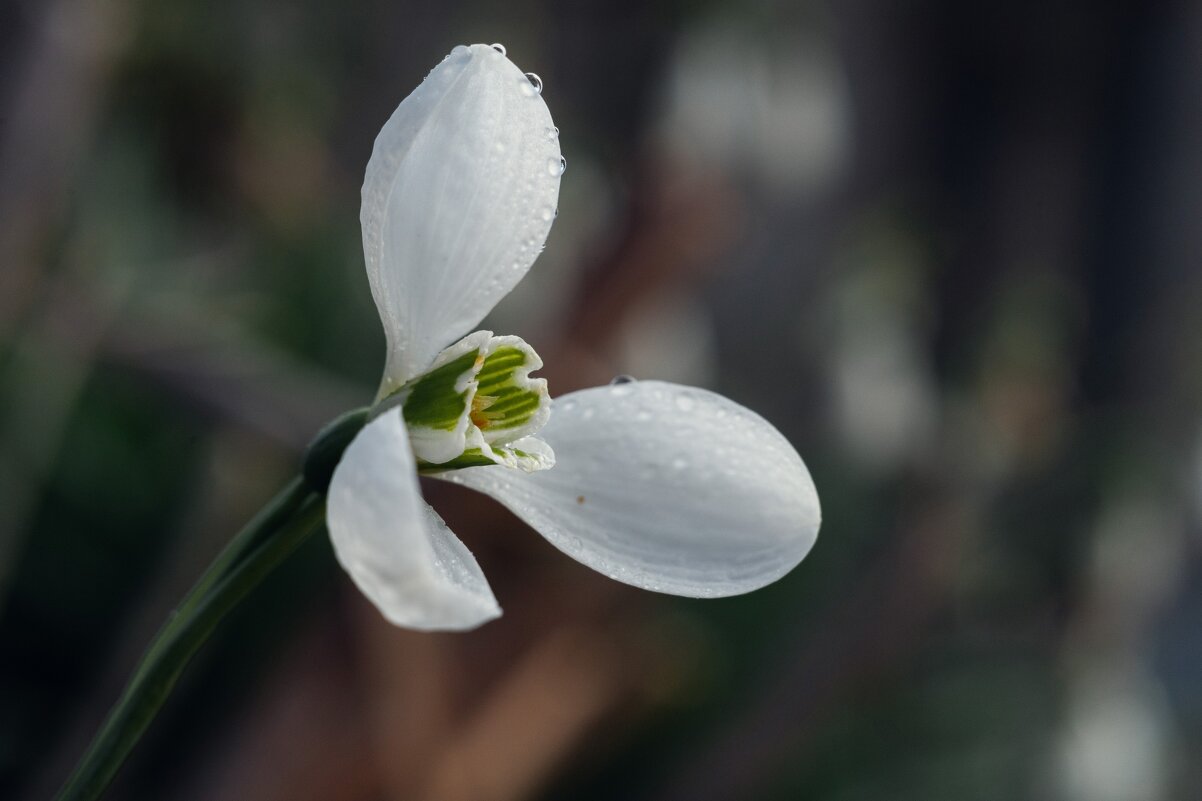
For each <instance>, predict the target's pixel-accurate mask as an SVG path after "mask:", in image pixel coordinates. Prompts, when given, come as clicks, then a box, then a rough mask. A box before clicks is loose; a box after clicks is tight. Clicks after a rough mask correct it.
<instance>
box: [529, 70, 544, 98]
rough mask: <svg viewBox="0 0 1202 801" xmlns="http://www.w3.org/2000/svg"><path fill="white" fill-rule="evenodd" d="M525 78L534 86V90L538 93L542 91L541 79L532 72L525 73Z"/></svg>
mask: <svg viewBox="0 0 1202 801" xmlns="http://www.w3.org/2000/svg"><path fill="white" fill-rule="evenodd" d="M526 79H527V80H528V81H530V85H531V86H533V87H534V91H535V92H537V93H538V94H540V95H541V94H542V93H543V79H542V78H540V77H538V76H537V75H535V74H534V73H533V72H527V73H526Z"/></svg>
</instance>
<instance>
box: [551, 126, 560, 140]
mask: <svg viewBox="0 0 1202 801" xmlns="http://www.w3.org/2000/svg"><path fill="white" fill-rule="evenodd" d="M551 138H553V139H558V138H559V126H558V125H554V126H552V127H551Z"/></svg>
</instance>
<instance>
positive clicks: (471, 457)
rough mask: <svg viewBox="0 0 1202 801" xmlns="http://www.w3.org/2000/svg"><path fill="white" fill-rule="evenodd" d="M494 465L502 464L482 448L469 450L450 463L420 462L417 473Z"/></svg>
mask: <svg viewBox="0 0 1202 801" xmlns="http://www.w3.org/2000/svg"><path fill="white" fill-rule="evenodd" d="M494 464H500V461H499V460H498V459H497V458H496V457H495V456H490V455H488V454H486V453H485V452H484V451H483V450H481V449H480V448H468V449H467V450H466V451H464V452H463V453H461V454H459V455H458V456H456V457H455V458H454V459H452V460H451V461H449V462H443V463H442V464H430V463H429V462H420V463H419V464H418V466H417V471H418V472H419V473H441V472H443V471H444V470H462V469H463V468H465V467H488V466H490V465H494Z"/></svg>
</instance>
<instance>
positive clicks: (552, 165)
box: [492, 42, 568, 177]
mask: <svg viewBox="0 0 1202 801" xmlns="http://www.w3.org/2000/svg"><path fill="white" fill-rule="evenodd" d="M492 49H493V50H496V51H497V52H498V53H500V54H501V55H502V56H504V55H505V54H506V52H507V51H506V50H505V45H503V44H501V43H500V42H493V44H492ZM525 77H526V82H525V83H523V84H522V91H524V92H526V93H527V94H530V95H541V94H542V93H543V79H542V78H540V77H538V75H537V74H535V73H533V72H527V73H526V75H525ZM547 138H548V139H558V138H559V128H558V127H554V128H548V129H547ZM567 168H568V160H567V159H566V158H564V157H563V156H560V157H559V159H558V160H556V159H551V160H550V161H549V162H548V163H547V172H549V173H550V174H551V175H552V176H554V177H559V176H560V175H563V173H564V170H566V169H567Z"/></svg>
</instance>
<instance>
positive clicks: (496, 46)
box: [492, 42, 506, 55]
mask: <svg viewBox="0 0 1202 801" xmlns="http://www.w3.org/2000/svg"><path fill="white" fill-rule="evenodd" d="M492 49H493V50H496V51H497V52H498V53H500V54H501V55H506V50H505V45H503V44H501V43H500V42H493V43H492Z"/></svg>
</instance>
